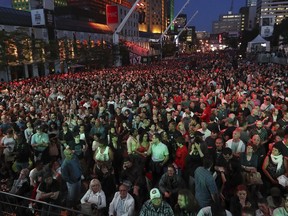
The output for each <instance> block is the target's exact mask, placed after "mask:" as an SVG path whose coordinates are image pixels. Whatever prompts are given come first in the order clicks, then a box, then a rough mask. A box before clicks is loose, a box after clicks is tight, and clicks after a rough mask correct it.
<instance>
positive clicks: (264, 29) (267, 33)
mask: <svg viewBox="0 0 288 216" xmlns="http://www.w3.org/2000/svg"><path fill="white" fill-rule="evenodd" d="M273 30H274V27H273V26H261V36H262V37H271V36H272V34H273Z"/></svg>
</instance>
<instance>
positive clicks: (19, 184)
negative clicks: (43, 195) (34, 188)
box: [9, 168, 30, 196]
mask: <svg viewBox="0 0 288 216" xmlns="http://www.w3.org/2000/svg"><path fill="white" fill-rule="evenodd" d="M29 172H30V171H29V169H27V168H25V169H22V170H21V171H20V174H19V177H18V179H16V180H14V182H13V185H12V187H11V189H10V191H9V193H12V194H16V195H19V196H26V195H27V194H28V193H29V192H30V182H29Z"/></svg>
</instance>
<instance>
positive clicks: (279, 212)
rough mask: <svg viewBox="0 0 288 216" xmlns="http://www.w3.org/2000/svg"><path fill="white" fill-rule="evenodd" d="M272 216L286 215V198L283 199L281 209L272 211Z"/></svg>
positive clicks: (287, 213) (287, 212)
mask: <svg viewBox="0 0 288 216" xmlns="http://www.w3.org/2000/svg"><path fill="white" fill-rule="evenodd" d="M273 215H275V216H276V215H288V196H287V195H286V197H285V202H284V206H283V207H279V208H276V209H275V210H274V211H273Z"/></svg>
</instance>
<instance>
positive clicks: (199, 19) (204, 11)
mask: <svg viewBox="0 0 288 216" xmlns="http://www.w3.org/2000/svg"><path fill="white" fill-rule="evenodd" d="M185 2H187V0H175V15H177V13H178V12H179V10H180V9H181V8H182V7H183V5H184V4H185ZM245 3H246V0H234V7H233V13H238V12H239V9H240V8H241V7H244V6H245ZM230 7H231V0H190V2H189V4H188V5H187V6H186V8H185V9H184V10H183V12H182V13H184V14H187V20H189V19H190V18H191V16H192V15H193V14H194V13H195V12H196V11H197V10H198V14H197V15H196V16H195V17H194V19H193V20H192V21H191V22H190V23H189V26H195V27H196V31H208V32H211V31H212V22H213V21H217V20H218V18H219V15H221V14H227V13H228V11H229V10H230Z"/></svg>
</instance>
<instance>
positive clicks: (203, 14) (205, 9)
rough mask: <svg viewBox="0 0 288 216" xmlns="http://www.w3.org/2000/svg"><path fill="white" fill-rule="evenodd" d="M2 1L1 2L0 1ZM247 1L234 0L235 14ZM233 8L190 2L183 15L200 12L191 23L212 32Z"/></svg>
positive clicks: (227, 0)
mask: <svg viewBox="0 0 288 216" xmlns="http://www.w3.org/2000/svg"><path fill="white" fill-rule="evenodd" d="M0 1H1V0H0ZM185 2H187V0H175V15H177V14H178V12H179V11H180V9H181V8H182V7H183V5H184V4H185ZM245 3H246V0H234V7H233V13H238V12H239V9H240V8H241V7H244V6H245ZM230 7H231V0H190V2H189V4H188V5H187V6H186V7H185V9H184V10H183V11H182V13H184V14H187V21H188V20H189V19H190V18H191V16H192V15H193V14H194V13H195V12H196V11H197V10H198V14H197V15H196V16H195V17H194V19H193V20H192V21H191V22H190V23H189V26H196V31H208V32H211V31H212V22H213V21H217V20H218V18H219V15H221V14H227V13H228V11H229V10H230Z"/></svg>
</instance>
